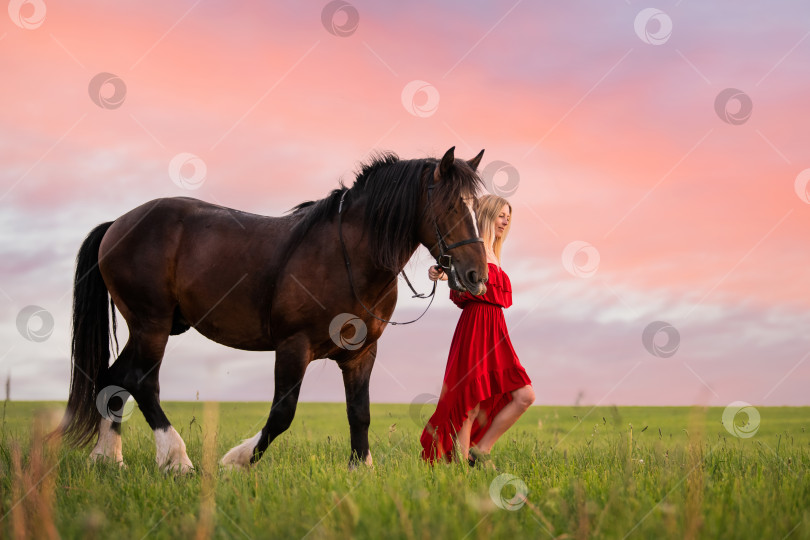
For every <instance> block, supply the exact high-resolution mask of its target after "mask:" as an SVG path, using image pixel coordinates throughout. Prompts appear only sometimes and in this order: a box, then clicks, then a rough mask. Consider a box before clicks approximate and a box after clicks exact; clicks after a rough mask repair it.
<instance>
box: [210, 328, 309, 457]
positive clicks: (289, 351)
mask: <svg viewBox="0 0 810 540" xmlns="http://www.w3.org/2000/svg"><path fill="white" fill-rule="evenodd" d="M311 361H312V351H311V350H310V347H309V342H308V341H307V340H306V339H305V338H303V337H301V338H291V339H288V340H287V341H285V342H284V343H283V344H282V345H281V346H279V347H278V349H277V350H276V366H275V393H274V395H273V405H272V407H271V408H270V416H269V418H268V419H267V423H266V424H265V425H264V427H263V428H262V429H261V431H259V432H258V433H257V434H256V435H254V436H253V437H252V438H250V439H246V440H244V441H242V444H240V445H238V446H236V447H234V448H232V449H231V450H229V451H228V453H227V454H225V456H224V457H223V458H222V461H221V463H222V465H225V466H226V467H247V466H249V465H250V464H251V463H255V462H256V461H258V460H259V458H261V457H262V454H263V453H264V451H265V450H266V449H267V447H268V446H269V445H270V443H271V442H273V439H275V438H276V437H278V436H279V435H280V434H281V433H283V432H284V431H286V430H287V428H289V427H290V424H292V421H293V418H294V417H295V409H296V407H297V406H298V394H299V391H300V390H301V381H303V380H304V373H305V372H306V370H307V365H309V363H310V362H311Z"/></svg>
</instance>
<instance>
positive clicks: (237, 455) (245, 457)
mask: <svg viewBox="0 0 810 540" xmlns="http://www.w3.org/2000/svg"><path fill="white" fill-rule="evenodd" d="M261 435H262V432H261V431H260V432H258V433H257V434H256V435H254V436H253V437H252V438H250V439H245V440H244V441H242V443H241V444H239V445H238V446H235V447H234V448H231V449H230V450H228V453H226V454H225V455H224V456H222V459H221V460H220V461H219V464H220V465H222V466H223V467H225V468H226V469H248V468H250V458H252V457H253V450H254V448H256V446H257V445H258V444H259V439H260V438H261Z"/></svg>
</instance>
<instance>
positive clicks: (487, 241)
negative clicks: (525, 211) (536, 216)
mask: <svg viewBox="0 0 810 540" xmlns="http://www.w3.org/2000/svg"><path fill="white" fill-rule="evenodd" d="M504 205H506V206H508V207H509V225H507V226H506V228H505V229H504V230H503V234H501V237H500V238H495V219H496V218H497V217H498V215H499V214H500V213H501V209H502V208H503V206H504ZM475 215H476V218H477V221H478V231H479V232H480V233H481V237H482V238H483V239H484V246H485V247H489V246H492V251H493V252H494V253H495V257H497V258H498V263H500V261H501V247H503V243H504V241H505V240H506V236H507V235H508V234H509V229H511V228H512V205H511V204H509V201H507V200H506V199H504V198H503V197H498V196H497V195H489V194H487V195H483V196H481V197H479V198H478V208H477V209H476V211H475Z"/></svg>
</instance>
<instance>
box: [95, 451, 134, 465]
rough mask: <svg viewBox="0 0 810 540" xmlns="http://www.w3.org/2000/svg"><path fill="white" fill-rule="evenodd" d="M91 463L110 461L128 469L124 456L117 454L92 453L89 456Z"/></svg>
mask: <svg viewBox="0 0 810 540" xmlns="http://www.w3.org/2000/svg"><path fill="white" fill-rule="evenodd" d="M87 459H88V460H89V461H90V463H109V464H117V465H118V467H119V468H121V469H126V468H127V466H126V464H125V463H124V458H122V457H120V456H117V457H114V456H108V455H106V454H102V453H100V452H95V453H92V454H90V455H89V456H88V458H87Z"/></svg>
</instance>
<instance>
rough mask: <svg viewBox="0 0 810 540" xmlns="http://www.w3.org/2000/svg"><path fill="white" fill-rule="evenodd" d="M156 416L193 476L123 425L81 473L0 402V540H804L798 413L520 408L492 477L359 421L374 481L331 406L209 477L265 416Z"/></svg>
mask: <svg viewBox="0 0 810 540" xmlns="http://www.w3.org/2000/svg"><path fill="white" fill-rule="evenodd" d="M164 407H165V409H166V412H167V414H168V416H169V418H171V419H172V421H173V422H174V425H175V427H176V428H177V430H178V431H179V432H180V433H181V435H182V436H183V438H184V439H185V441H186V445H187V447H188V453H189V456H190V457H191V460H192V461H193V462H194V464H195V466H196V467H197V471H196V472H195V473H194V474H192V475H189V476H186V477H176V476H173V475H169V476H167V475H164V474H162V473H160V472H159V471H158V470H157V467H156V465H155V462H154V458H155V449H154V442H153V437H152V433H151V431H150V430H149V429H148V427H147V425H146V423H145V422H144V420H143V417H142V416H141V415H140V413H139V412H137V411H136V412H135V414H134V415H133V416H132V417H131V418H130V419H129V420H128V421H127V422H125V423H124V425H123V442H124V460H125V462H126V463H127V465H128V467H127V468H126V469H122V470H119V469H118V468H117V467H115V466H112V465H106V464H96V465H90V464H88V461H87V454H88V453H89V449H87V450H82V451H76V450H66V449H63V448H52V449H46V450H45V451H44V452H41V451H38V450H37V448H39V447H41V445H39V444H37V445H35V446H34V448H32V444H31V441H32V439H34V440H36V432H37V428H36V426H35V425H34V423H33V422H32V421H33V419H34V418H43V419H44V420H43V421H44V422H47V421H52V418H53V416H54V415H53V413H50V414H49V413H48V412H47V411H49V410H50V411H53V410H57V411H58V415H61V411H62V406H61V404H57V403H31V402H10V403H6V404H5V406H4V410H3V420H2V422H3V423H2V439H1V440H0V515H2V516H3V517H2V519H0V538H3V537H8V538H22V537H34V538H41V537H48V536H53V537H55V535H57V534H58V536H60V537H61V538H172V539H177V538H190V537H198V538H311V539H315V538H368V539H379V538H405V539H415V538H419V539H421V538H443V539H451V538H470V539H473V538H487V539H488V538H509V539H513V540H516V539H518V538H547V537H555V538H679V539H680V538H756V539H761V538H775V539H780V538H790V539H799V538H810V509H809V508H810V478H809V477H808V463H810V433H808V429H810V408H772V407H767V408H766V407H763V408H759V409H758V410H759V413H760V415H761V420H760V425H759V430H758V431H757V432H756V434H755V435H754V436H753V437H750V438H739V437H736V436H733V435H731V434H730V432H729V431H728V430H726V428H725V427H724V425H723V424H722V423H721V417H722V414H723V409H722V408H708V409H705V408H693V409H690V408H675V407H673V408H660V407H621V408H615V407H599V408H595V409H591V408H590V407H532V408H531V409H530V410H529V412H528V413H527V414H526V415H524V417H523V418H521V420H520V421H519V423H518V424H517V425H516V426H515V427H514V428H513V429H512V431H510V432H509V433H508V434H507V435H506V436H505V437H504V438H503V439H502V440H501V441H500V442H499V443H498V445H496V447H495V449H494V450H493V454H492V455H493V459H494V461H495V463H496V464H497V466H498V468H499V471H497V472H495V471H490V470H480V469H475V470H473V469H470V468H469V467H468V466H467V465H466V464H465V465H461V464H453V465H439V466H436V467H430V466H428V465H426V464H425V463H423V462H422V461H421V459H420V457H419V451H420V449H421V447H420V446H419V442H418V439H419V433H420V432H421V429H422V425H423V423H424V420H425V419H426V418H427V417H428V416H429V413H430V412H431V411H430V410H429V409H430V407H431V406H430V405H426V406H424V407H423V409H422V410H419V409H418V408H415V407H413V406H408V405H385V404H375V405H372V426H371V434H370V439H371V448H372V455H373V457H374V467H373V468H368V467H365V466H364V467H361V468H359V469H357V470H355V471H349V470H348V468H347V466H346V465H347V458H348V453H349V442H348V422H347V421H346V416H345V405H344V404H342V403H335V404H328V403H302V404H300V406H299V409H298V413H297V416H296V419H295V421H294V423H293V426H292V428H291V429H290V430H289V431H288V432H287V433H285V434H283V435H282V436H281V437H279V438H278V439H277V440H276V441H275V443H274V444H273V445H271V447H270V449H269V450H268V452H267V453H266V454H265V456H264V458H263V459H262V460H261V462H260V463H259V464H258V465H257V466H255V467H254V468H253V469H251V470H249V471H224V470H219V468H218V467H217V465H216V463H217V461H218V460H219V458H220V457H221V456H222V455H223V454H224V453H225V452H226V451H227V450H228V449H230V448H231V447H232V446H234V445H235V444H236V443H237V442H239V441H240V440H241V439H242V438H246V437H248V436H252V435H253V434H254V433H255V432H256V431H257V430H258V429H259V427H260V426H261V425H262V424H263V422H264V421H265V419H266V415H267V413H268V411H269V404H267V403H202V402H195V403H165V404H164ZM38 411H40V412H38ZM738 422H739V420H738ZM506 474H508V475H512V476H503V475H506ZM524 486H525V492H526V495H525V497H523V498H521V497H519V494H520V493H522V492H523V489H524Z"/></svg>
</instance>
